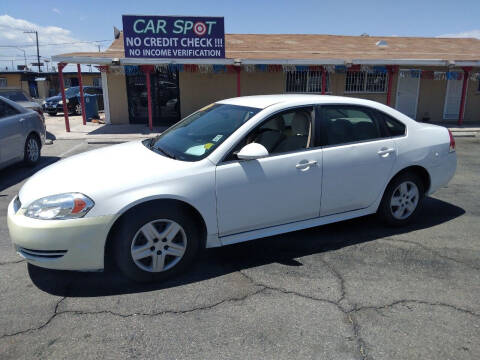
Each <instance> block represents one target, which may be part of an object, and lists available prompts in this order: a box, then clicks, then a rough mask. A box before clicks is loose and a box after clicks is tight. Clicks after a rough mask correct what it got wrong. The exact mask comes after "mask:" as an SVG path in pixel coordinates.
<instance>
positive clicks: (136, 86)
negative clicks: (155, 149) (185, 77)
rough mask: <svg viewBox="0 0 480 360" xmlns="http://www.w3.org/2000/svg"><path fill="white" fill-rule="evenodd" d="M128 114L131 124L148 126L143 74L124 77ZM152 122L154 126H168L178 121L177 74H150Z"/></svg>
mask: <svg viewBox="0 0 480 360" xmlns="http://www.w3.org/2000/svg"><path fill="white" fill-rule="evenodd" d="M125 77H126V81H127V96H128V114H129V119H130V123H132V124H148V99H147V83H146V76H145V74H137V75H126V76H125ZM150 82H151V83H150V86H151V97H152V120H153V125H155V126H170V125H172V124H174V123H175V122H177V121H178V120H180V98H179V89H178V72H176V71H174V72H171V71H168V70H164V71H158V72H155V73H152V74H150Z"/></svg>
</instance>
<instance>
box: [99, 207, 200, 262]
mask: <svg viewBox="0 0 480 360" xmlns="http://www.w3.org/2000/svg"><path fill="white" fill-rule="evenodd" d="M150 206H154V207H160V206H166V207H170V208H172V207H177V208H180V209H182V210H183V211H185V212H187V213H188V214H189V215H190V216H192V218H193V219H194V220H195V222H196V224H197V226H198V227H199V229H201V235H202V236H201V239H202V247H203V248H205V246H206V241H207V225H206V222H205V219H204V218H203V216H202V214H201V213H200V211H198V210H197V209H196V208H195V207H194V206H193V205H191V204H189V203H187V202H186V201H183V200H179V199H173V198H160V199H148V200H144V201H141V202H138V203H136V204H134V205H133V206H130V207H128V208H125V209H123V211H122V212H121V213H120V215H119V216H117V218H116V219H115V220H114V222H113V224H112V225H111V226H110V230H109V231H108V235H107V239H106V242H105V250H104V265H105V266H106V264H107V261H110V260H111V259H112V258H113V256H111V255H112V251H113V244H114V239H115V235H116V231H117V229H118V226H119V224H120V223H121V222H122V221H123V220H124V219H125V218H126V217H127V216H128V214H131V213H132V212H134V211H138V210H139V209H140V208H143V207H150Z"/></svg>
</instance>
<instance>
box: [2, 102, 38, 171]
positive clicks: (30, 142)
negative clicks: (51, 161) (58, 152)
mask: <svg viewBox="0 0 480 360" xmlns="http://www.w3.org/2000/svg"><path fill="white" fill-rule="evenodd" d="M45 136H46V129H45V125H44V123H43V120H42V118H41V117H40V115H39V114H38V113H37V112H35V111H33V110H30V109H26V108H24V107H22V106H20V105H19V104H17V103H15V102H13V101H11V100H8V99H6V98H4V97H2V96H0V169H2V168H4V167H6V166H8V165H10V164H13V163H16V162H19V161H24V162H25V163H26V164H27V165H35V164H36V163H38V161H39V160H40V150H41V148H42V145H43V144H45Z"/></svg>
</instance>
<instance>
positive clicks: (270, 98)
mask: <svg viewBox="0 0 480 360" xmlns="http://www.w3.org/2000/svg"><path fill="white" fill-rule="evenodd" d="M217 103H219V104H230V105H239V106H249V107H255V108H259V109H265V108H267V107H269V106H272V105H275V104H282V105H285V106H288V105H289V104H295V105H299V103H304V104H328V103H336V104H352V105H367V106H368V105H369V106H372V105H373V104H375V105H378V103H376V102H373V101H370V100H365V99H357V98H352V97H344V96H332V95H307V94H278V95H255V96H242V97H236V98H230V99H225V100H221V101H218V102H217Z"/></svg>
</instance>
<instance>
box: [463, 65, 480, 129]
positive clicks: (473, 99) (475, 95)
mask: <svg viewBox="0 0 480 360" xmlns="http://www.w3.org/2000/svg"><path fill="white" fill-rule="evenodd" d="M474 72H480V68H478V69H475V70H474ZM478 83H479V82H478V81H472V80H469V81H468V88H467V99H466V102H465V116H464V119H463V120H464V121H465V122H476V123H480V91H478V86H479V85H478Z"/></svg>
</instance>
